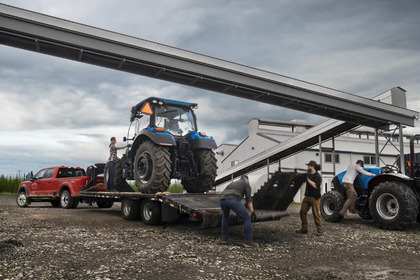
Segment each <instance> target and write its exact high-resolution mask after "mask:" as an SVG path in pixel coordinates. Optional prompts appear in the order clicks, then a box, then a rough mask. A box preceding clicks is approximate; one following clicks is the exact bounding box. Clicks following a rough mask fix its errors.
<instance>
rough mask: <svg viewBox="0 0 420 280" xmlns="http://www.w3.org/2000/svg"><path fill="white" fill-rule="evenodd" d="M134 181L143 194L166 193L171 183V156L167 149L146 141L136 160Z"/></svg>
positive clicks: (137, 153) (138, 150)
mask: <svg viewBox="0 0 420 280" xmlns="http://www.w3.org/2000/svg"><path fill="white" fill-rule="evenodd" d="M134 179H135V180H136V185H137V187H138V188H139V190H140V191H141V192H144V193H156V192H159V191H166V190H167V189H168V187H169V183H170V181H171V154H170V152H169V149H168V148H167V147H163V146H158V145H156V144H154V143H153V142H151V141H148V140H147V141H144V142H143V143H141V144H140V147H139V148H138V149H137V152H136V157H135V159H134Z"/></svg>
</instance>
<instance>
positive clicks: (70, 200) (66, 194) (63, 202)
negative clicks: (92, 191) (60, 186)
mask: <svg viewBox="0 0 420 280" xmlns="http://www.w3.org/2000/svg"><path fill="white" fill-rule="evenodd" d="M73 204H74V197H72V196H71V194H70V191H69V190H64V191H62V192H61V194H60V206H61V208H64V209H70V208H72V207H73Z"/></svg>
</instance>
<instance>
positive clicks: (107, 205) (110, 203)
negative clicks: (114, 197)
mask: <svg viewBox="0 0 420 280" xmlns="http://www.w3.org/2000/svg"><path fill="white" fill-rule="evenodd" d="M96 205H98V207H99V208H111V207H112V206H113V205H114V201H97V202H96Z"/></svg>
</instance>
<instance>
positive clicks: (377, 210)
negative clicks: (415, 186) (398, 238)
mask: <svg viewBox="0 0 420 280" xmlns="http://www.w3.org/2000/svg"><path fill="white" fill-rule="evenodd" d="M369 209H370V213H371V214H372V217H373V220H374V221H375V223H376V224H377V225H378V226H379V227H380V228H383V229H389V230H404V229H406V228H408V227H410V226H411V225H412V224H413V223H414V222H415V221H416V219H417V216H418V214H419V202H418V201H417V197H416V195H415V193H414V192H413V190H412V189H411V188H410V187H408V186H407V185H405V184H402V183H398V182H392V181H391V182H384V183H381V184H379V185H378V186H376V187H375V189H374V190H373V192H372V194H371V196H370V199H369Z"/></svg>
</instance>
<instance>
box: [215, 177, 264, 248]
mask: <svg viewBox="0 0 420 280" xmlns="http://www.w3.org/2000/svg"><path fill="white" fill-rule="evenodd" d="M244 196H245V200H246V203H247V206H248V209H249V211H250V212H251V215H252V214H253V212H254V207H253V204H252V198H251V186H250V185H249V179H248V176H246V175H242V177H241V179H239V180H237V181H235V182H232V183H230V184H229V185H228V186H227V187H226V189H225V190H224V191H223V192H222V196H221V197H220V207H221V208H222V213H223V217H222V239H221V241H220V243H222V244H227V243H228V230H229V217H230V210H232V211H233V212H235V213H236V215H238V217H239V218H241V220H242V221H243V224H244V231H245V240H244V242H243V246H244V247H258V243H256V242H253V241H252V225H251V217H250V214H249V213H248V211H247V210H246V208H245V206H244V204H243V203H242V198H243V197H244Z"/></svg>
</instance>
